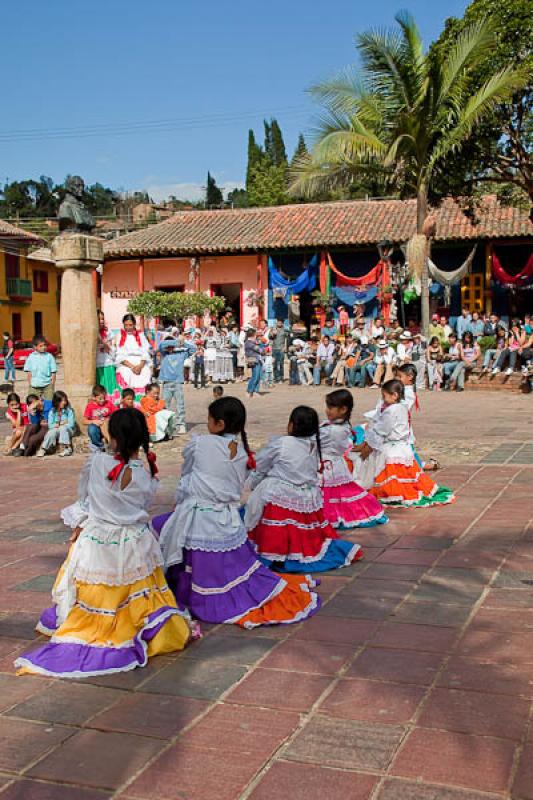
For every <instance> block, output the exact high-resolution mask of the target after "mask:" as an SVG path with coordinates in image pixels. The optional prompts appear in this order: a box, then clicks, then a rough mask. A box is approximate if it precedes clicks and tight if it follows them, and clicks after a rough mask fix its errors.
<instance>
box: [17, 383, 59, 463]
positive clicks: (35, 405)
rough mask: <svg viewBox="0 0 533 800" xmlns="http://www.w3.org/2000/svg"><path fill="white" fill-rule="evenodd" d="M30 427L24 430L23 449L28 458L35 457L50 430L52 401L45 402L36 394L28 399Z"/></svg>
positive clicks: (27, 426)
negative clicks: (49, 418)
mask: <svg viewBox="0 0 533 800" xmlns="http://www.w3.org/2000/svg"><path fill="white" fill-rule="evenodd" d="M26 407H27V410H28V425H26V428H25V430H24V436H23V437H22V444H21V449H22V450H23V451H24V455H25V456H27V457H28V458H29V457H30V456H34V455H35V453H36V452H37V451H38V450H39V448H40V447H41V445H42V443H43V442H44V439H45V436H46V432H47V430H48V414H49V413H50V409H51V408H52V401H51V400H44V399H43V398H42V397H39V396H38V395H36V394H29V395H28V396H27V398H26Z"/></svg>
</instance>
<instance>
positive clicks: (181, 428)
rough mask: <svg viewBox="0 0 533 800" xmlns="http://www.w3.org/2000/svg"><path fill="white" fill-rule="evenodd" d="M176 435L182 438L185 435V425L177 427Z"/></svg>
mask: <svg viewBox="0 0 533 800" xmlns="http://www.w3.org/2000/svg"><path fill="white" fill-rule="evenodd" d="M176 433H177V434H179V435H180V436H182V435H183V434H184V433H187V428H186V427H185V425H179V426H178V429H177V431H176Z"/></svg>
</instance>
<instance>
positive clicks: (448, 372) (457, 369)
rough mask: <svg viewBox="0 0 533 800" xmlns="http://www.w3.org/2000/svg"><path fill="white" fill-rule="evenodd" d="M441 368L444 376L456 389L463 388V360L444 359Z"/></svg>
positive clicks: (464, 371) (464, 365)
mask: <svg viewBox="0 0 533 800" xmlns="http://www.w3.org/2000/svg"><path fill="white" fill-rule="evenodd" d="M442 370H443V373H444V378H445V379H446V378H448V379H449V380H450V382H451V383H454V384H455V386H456V388H457V389H464V388H465V373H466V364H465V362H464V361H446V363H445V364H443V367H442ZM430 388H431V387H430Z"/></svg>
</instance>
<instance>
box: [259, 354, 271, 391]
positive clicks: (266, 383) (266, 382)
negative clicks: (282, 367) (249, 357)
mask: <svg viewBox="0 0 533 800" xmlns="http://www.w3.org/2000/svg"><path fill="white" fill-rule="evenodd" d="M261 383H262V384H263V389H272V387H273V386H274V359H273V356H272V348H271V347H266V348H265V355H264V357H263V372H262V374H261Z"/></svg>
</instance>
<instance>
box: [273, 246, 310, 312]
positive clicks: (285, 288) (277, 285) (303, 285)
mask: <svg viewBox="0 0 533 800" xmlns="http://www.w3.org/2000/svg"><path fill="white" fill-rule="evenodd" d="M317 269H318V256H317V255H316V254H315V255H314V256H313V257H312V259H311V261H310V262H309V264H308V265H307V267H306V269H304V270H303V272H301V273H300V274H299V275H297V277H296V278H292V279H289V278H284V277H283V275H281V273H280V272H278V270H277V269H276V267H275V266H274V262H273V260H272V258H271V257H270V256H269V257H268V277H269V288H270V289H272V290H273V291H274V292H276V290H277V291H279V292H280V293H281V292H282V293H283V294H282V295H281V296H282V299H283V301H284V302H285V303H288V302H289V299H290V296H291V295H292V294H300V293H301V292H312V291H313V289H315V288H316V282H317Z"/></svg>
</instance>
